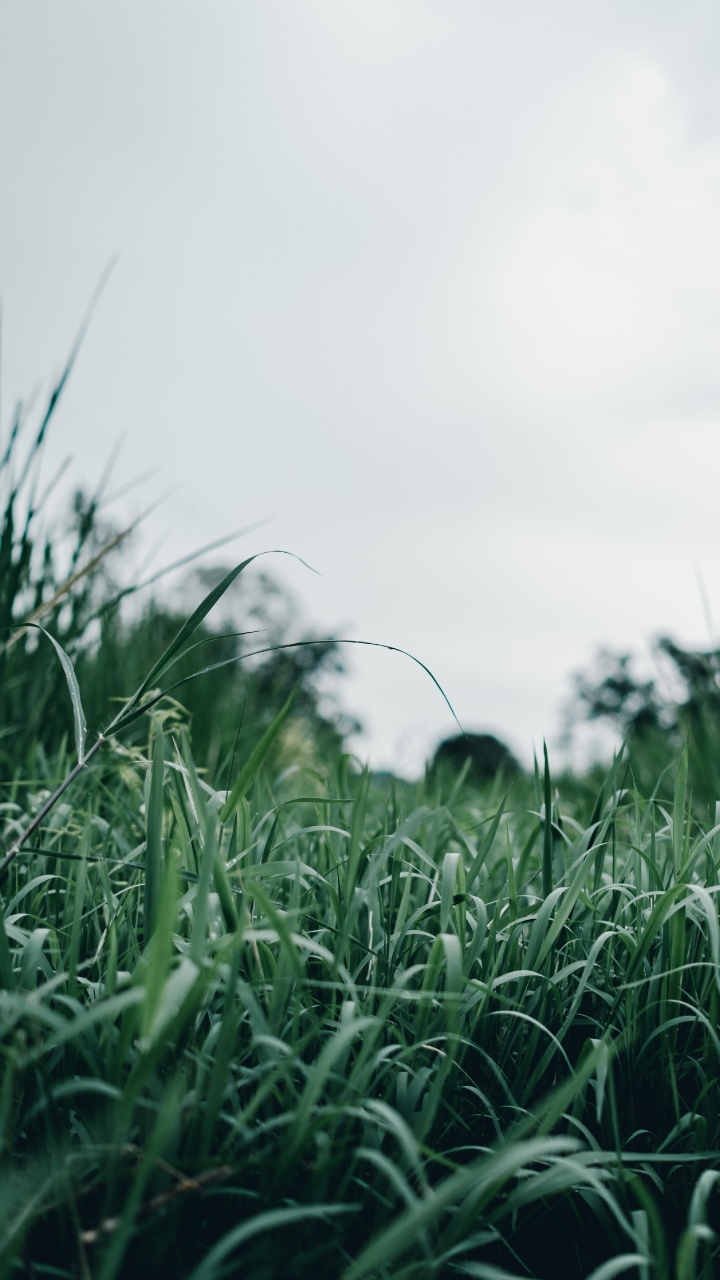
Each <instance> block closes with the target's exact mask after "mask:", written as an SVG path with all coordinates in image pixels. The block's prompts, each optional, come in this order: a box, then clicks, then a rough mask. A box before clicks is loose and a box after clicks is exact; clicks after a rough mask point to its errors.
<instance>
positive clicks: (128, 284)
mask: <svg viewBox="0 0 720 1280" xmlns="http://www.w3.org/2000/svg"><path fill="white" fill-rule="evenodd" d="M719 56H720V7H719V6H718V5H717V4H716V3H715V0H685V2H684V3H683V4H678V3H677V2H676V0H635V2H634V3H633V4H632V5H629V4H627V3H625V2H624V0H619V2H615V0H602V3H600V0H596V2H595V3H592V4H587V3H580V0H572V2H568V3H566V2H562V0H543V3H538V2H537V0H503V2H502V3H497V2H496V0H432V2H427V0H346V2H344V3H340V2H339V0H282V2H279V0H245V2H243V0H232V2H230V0H228V2H226V3H221V2H219V0H204V2H203V3H200V0H196V2H195V3H188V2H187V0H174V3H173V4H172V6H170V5H161V4H155V5H152V4H148V3H147V0H144V2H139V0H124V3H123V4H122V5H105V4H97V3H96V0H84V2H80V0H64V2H63V3H62V4H58V3H56V0H23V3H22V4H19V3H17V0H0V294H1V295H2V299H3V368H2V380H3V400H4V409H3V417H4V420H5V422H6V421H7V417H8V414H9V411H10V408H11V403H12V401H13V400H14V398H15V397H17V396H20V395H25V394H27V393H28V392H29V390H30V389H31V388H32V386H33V385H34V384H35V383H36V381H37V380H38V379H39V378H45V377H47V376H48V375H49V374H50V373H51V372H52V371H54V370H57V369H58V367H59V366H60V364H61V363H62V360H63V358H64V356H65V354H66V351H67V349H68V347H69V345H70V342H71V340H72V337H73V335H74V332H75V329H76V327H77V323H78V321H79V319H80V316H81V315H82V313H83V311H84V308H85V305H86V303H87V301H88V298H89V296H90V294H91V292H92V289H93V287H94V285H95V283H96V281H97V279H98V277H99V275H100V273H101V271H102V269H103V267H104V265H105V263H106V262H107V261H108V259H109V258H110V256H111V254H112V253H113V252H115V251H116V250H120V258H119V261H118V264H117V266H116V267H115V270H114V272H113V275H112V278H111V281H110V283H109V285H108V287H107V289H106V292H105V294H104V296H103V299H102V302H101V304H100V307H99V308H98V311H97V313H96V315H95V318H94V319H93V322H92V325H91V328H90V331H89V333H88V336H87V339H86V342H85V346H84V348H83V352H82V356H81V358H80V361H79V363H78V366H77V369H76V371H75V373H74V375H73V379H72V382H71V384H70V386H69V388H68V392H67V396H66V399H65V402H64V405H63V410H62V413H61V415H60V416H59V418H58V421H57V422H56V425H55V428H54V436H53V437H52V438H51V440H50V448H49V454H50V457H49V458H48V475H49V474H50V471H51V470H52V466H53V463H54V462H56V461H57V460H59V459H60V458H62V457H63V456H64V455H65V454H66V453H72V454H74V455H75V459H76V463H75V470H74V473H73V474H74V476H75V478H76V479H78V480H80V479H83V480H85V482H86V483H87V484H88V485H92V483H93V482H95V481H97V479H98V477H99V475H100V473H101V471H102V469H103V466H104V464H105V462H106V461H107V458H108V455H109V453H110V451H111V448H112V446H113V444H114V443H115V442H116V441H117V440H118V438H119V437H120V436H122V437H123V438H124V441H125V443H124V448H123V452H122V454H121V458H120V461H119V463H118V466H117V471H116V477H117V482H118V483H120V482H121V481H123V480H125V479H128V478H130V477H131V476H133V475H135V474H137V473H138V472H141V471H143V470H144V469H145V467H148V466H150V467H155V468H157V474H156V476H155V478H154V479H153V480H152V481H150V482H148V483H147V484H146V485H145V486H144V488H143V490H142V492H138V494H137V495H135V496H134V497H132V498H131V499H128V500H127V504H128V505H127V507H126V510H127V511H132V510H133V509H138V508H139V507H140V506H142V505H145V504H146V503H148V502H149V501H150V500H151V499H152V498H153V497H155V496H157V495H158V494H159V493H161V492H163V491H165V490H166V489H168V488H171V487H173V486H178V490H177V492H176V494H175V496H174V497H173V498H172V499H171V500H170V501H169V502H168V503H166V504H165V505H164V506H163V507H162V509H161V511H160V512H159V513H158V514H157V515H155V516H154V517H153V519H152V521H151V522H150V525H149V527H148V532H147V545H148V547H150V546H152V545H154V542H155V540H156V539H159V538H160V537H163V538H164V542H163V545H162V550H161V552H160V553H159V556H158V559H157V564H158V565H159V564H160V563H162V562H164V561H168V560H170V559H173V558H175V556H176V555H179V554H182V553H183V552H186V551H190V550H192V549H194V548H196V547H198V546H200V545H202V544H203V543H206V542H209V541H211V540H212V539H214V538H216V537H220V536H222V535H223V534H224V533H227V532H229V531H230V530H232V529H234V528H236V527H238V526H240V525H245V524H248V523H250V522H251V521H254V520H257V519H260V518H262V517H263V516H268V515H269V516H273V517H274V520H273V522H272V524H270V525H268V526H267V527H266V528H264V529H262V530H261V531H260V532H258V533H255V534H253V535H252V536H251V537H249V538H248V539H245V540H243V541H242V542H239V543H238V544H237V546H236V554H237V559H240V558H242V557H243V556H244V555H246V554H249V553H250V552H251V551H254V550H261V549H263V548H265V547H286V548H288V549H290V550H292V551H295V552H296V553H297V554H298V555H300V556H302V557H303V558H304V559H306V560H308V561H310V563H311V564H313V565H314V566H315V567H316V568H317V569H318V570H319V571H320V572H321V574H322V575H323V576H322V577H321V578H318V577H314V576H313V575H310V574H308V573H307V571H305V570H303V569H302V568H301V567H300V566H296V565H292V563H291V562H284V563H283V562H278V564H277V566H276V572H277V575H278V576H279V577H280V578H281V579H282V580H283V581H285V582H287V583H289V584H290V585H291V586H292V588H293V590H294V591H295V592H296V593H298V595H299V596H300V599H301V601H302V603H303V607H304V611H305V616H306V617H307V618H309V619H310V620H311V621H313V622H314V623H315V624H316V625H317V626H318V627H324V628H326V629H328V630H331V631H333V632H335V633H336V634H337V633H340V634H344V635H352V636H357V637H363V638H366V639H371V640H378V641H387V642H389V643H392V644H395V645H399V646H401V647H403V648H407V649H410V650H411V651H412V652H413V653H414V654H416V655H417V656H418V657H419V658H420V659H422V661H423V662H425V663H426V664H427V665H428V666H429V667H430V668H431V669H432V670H433V672H434V673H435V675H436V676H437V678H438V680H439V681H440V682H441V684H442V685H443V687H444V688H445V690H446V692H447V694H448V696H449V697H450V699H451V701H452V703H453V705H454V706H455V709H456V711H457V713H458V715H459V717H460V719H461V721H462V722H463V725H464V726H465V727H466V728H467V729H477V730H483V729H487V730H491V731H494V732H497V733H499V734H500V735H501V736H503V737H504V738H505V739H506V740H507V741H509V742H510V744H511V745H512V746H513V747H514V748H515V750H516V751H518V752H519V753H520V754H521V755H522V756H524V757H525V758H527V757H528V755H529V754H530V752H531V750H532V744H533V742H534V743H535V744H536V745H539V744H540V743H541V741H542V737H543V735H546V736H548V737H549V738H550V739H551V741H552V738H553V735H554V734H555V732H556V731H557V728H558V723H559V714H558V713H559V708H560V705H561V703H562V702H563V700H564V699H565V697H566V696H567V694H568V691H569V688H570V684H569V674H570V673H571V672H572V671H573V670H576V669H578V668H582V667H587V665H588V664H589V662H590V661H591V659H592V656H593V654H594V652H595V648H596V646H597V645H598V644H600V643H607V644H610V645H615V646H619V647H627V648H632V649H639V648H641V647H642V645H643V644H644V642H645V640H646V639H647V638H648V637H649V636H651V635H653V634H656V633H658V632H669V633H671V634H672V635H673V636H674V637H675V638H676V639H678V640H679V641H680V642H681V643H682V642H686V643H698V644H703V643H708V642H709V637H708V632H707V627H706V623H705V619H704V614H703V608H702V601H701V594H700V591H699V589H698V583H697V571H698V570H699V571H700V573H701V575H702V577H703V579H704V581H705V584H706V587H707V591H708V595H709V597H710V600H711V602H712V604H713V606H714V608H715V610H716V613H717V615H718V616H720V565H719V564H718V549H719V545H720V538H719V534H720V514H719V512H720V507H719V504H718V492H719V491H720V419H719V416H718V409H719V407H720V364H719V362H718V357H719V356H720V253H719V252H718V244H717V242H718V228H719V227H720V95H718V90H717V66H718V58H719ZM118 514H120V513H119V512H118ZM265 567H266V568H268V569H270V568H272V564H271V562H269V561H266V562H265ZM191 603H193V604H194V603H195V602H194V601H193V602H191ZM349 660H350V662H351V664H352V673H353V674H352V677H351V678H350V679H348V681H347V685H346V694H345V700H346V704H347V706H348V708H349V709H350V710H351V711H353V712H354V713H356V714H358V715H359V716H360V718H361V719H363V720H364V721H365V723H366V725H367V729H368V732H367V735H366V737H365V738H364V739H363V741H362V743H361V744H360V749H361V751H362V752H363V753H364V754H366V755H368V754H369V755H370V756H371V758H372V761H373V763H374V764H375V765H376V766H378V767H379V766H382V765H390V766H392V765H395V766H396V767H399V768H403V767H404V768H408V769H412V768H416V767H418V766H419V764H420V763H421V761H422V759H423V758H424V757H425V756H426V755H427V754H428V752H429V751H430V750H431V749H432V747H433V745H434V743H435V742H436V741H437V740H438V738H439V737H441V736H442V735H444V734H446V733H449V732H452V731H453V722H452V720H451V718H450V716H449V713H448V712H447V710H446V708H445V707H444V704H443V702H442V700H441V698H440V696H439V694H438V693H437V691H436V690H435V689H434V687H433V686H432V684H431V682H430V681H429V680H428V679H427V677H426V676H424V675H423V673H422V672H421V671H420V670H419V668H417V667H415V666H414V665H413V664H411V663H409V662H407V661H406V660H405V659H403V658H401V657H399V656H398V655H395V654H387V653H383V652H380V651H378V652H375V651H361V650H354V651H351V652H350V653H349Z"/></svg>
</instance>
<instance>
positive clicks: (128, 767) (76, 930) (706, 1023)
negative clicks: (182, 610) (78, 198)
mask: <svg viewBox="0 0 720 1280" xmlns="http://www.w3.org/2000/svg"><path fill="white" fill-rule="evenodd" d="M56 398H57V397H56ZM53 403H54V402H53ZM39 447H40V446H39V445H37V444H36V445H35V446H33V450H31V454H30V459H31V463H32V459H33V458H34V457H35V456H36V453H37V450H38V449H39ZM11 455H12V450H11V453H10V454H9V455H8V458H10V457H11ZM10 471H12V466H11V463H10V462H8V475H9V473H10ZM24 474H29V472H28V469H27V468H25V472H24ZM7 493H8V495H9V496H8V498H7V501H6V507H5V532H4V541H3V542H2V543H1V545H0V559H2V556H3V555H4V556H5V560H4V562H3V563H4V564H5V566H6V571H7V573H8V574H10V573H11V572H12V573H15V578H16V586H15V588H14V594H13V592H12V591H11V590H10V586H8V579H7V578H6V579H5V580H4V582H5V588H6V594H5V597H4V601H5V603H4V606H3V607H4V608H5V618H6V622H5V625H7V626H14V627H18V626H19V625H20V624H21V623H25V624H27V623H28V622H35V623H39V624H40V625H41V626H42V627H44V628H45V629H46V630H47V632H48V633H49V635H50V637H51V639H52V641H53V643H51V642H50V641H49V640H48V639H47V638H46V637H45V636H44V635H43V634H42V633H41V632H40V631H37V630H35V631H34V632H32V631H27V630H25V631H20V632H19V631H17V630H14V631H12V632H9V633H7V634H8V636H9V637H11V638H12V637H13V636H19V642H17V643H12V644H10V643H9V641H8V642H7V643H6V647H5V649H4V650H3V652H2V654H0V659H2V661H3V662H4V664H5V665H4V668H3V670H4V680H5V686H4V693H3V697H4V698H5V700H6V701H5V704H4V705H5V712H6V715H7V716H8V719H7V720H6V722H5V723H6V725H7V726H8V727H9V728H14V732H13V733H12V734H8V737H7V743H6V747H5V750H4V753H3V756H2V761H1V762H0V764H1V768H2V774H1V776H2V784H3V787H2V796H1V798H0V802H1V804H2V808H1V810H0V814H1V817H2V823H3V838H4V841H3V848H2V854H3V856H2V860H1V861H0V905H1V906H2V911H1V912H0V1072H1V1079H0V1277H5V1276H7V1277H16V1276H31V1277H40V1276H48V1277H49V1276H54V1277H58V1276H62V1277H82V1280H87V1278H89V1277H92V1278H93V1280H113V1278H114V1277H125V1276H128V1277H130V1276H137V1275H142V1274H154V1273H155V1272H159V1273H162V1274H163V1275H167V1276H170V1277H173V1276H177V1277H192V1280H219V1278H220V1277H223V1276H234V1275H244V1276H248V1277H252V1280H264V1278H267V1280H271V1278H273V1277H277V1276H283V1277H286V1276H287V1277H306V1276H309V1275H318V1276H323V1277H328V1278H329V1280H362V1278H366V1280H371V1278H372V1280H380V1278H381V1277H382V1278H383V1280H384V1278H386V1277H387V1278H388V1280H389V1278H390V1277H392V1278H393V1280H395V1278H396V1277H407V1278H408V1280H409V1278H410V1277H412V1278H413V1280H415V1278H417V1280H420V1278H421V1277H422V1278H427V1280H430V1278H434V1277H443V1278H444V1277H454V1276H475V1277H479V1278H481V1280H500V1278H501V1277H508V1276H511V1277H512V1276H515V1277H535V1278H537V1280H554V1278H555V1277H558V1276H562V1277H563V1280H566V1278H567V1280H575V1278H577V1280H590V1277H592V1278H593V1280H611V1277H614V1276H616V1275H628V1276H631V1277H639V1278H640V1280H695V1278H696V1277H697V1278H702V1280H710V1278H711V1277H713V1276H715V1275H716V1274H718V1269H719V1264H720V1245H719V1243H718V1238H717V1236H716V1234H715V1233H716V1229H717V1227H718V1219H719V1216H720V1215H719V1213H718V1208H719V1203H718V1192H717V1185H716V1184H717V1180H718V1176H719V1174H718V1170H719V1168H720V1166H719V1165H718V1160H719V1159H720V1074H719V1065H720V1039H719V1033H718V996H719V992H720V929H719V927H718V911H717V896H718V893H719V892H720V835H719V834H718V833H717V832H716V830H715V828H714V827H712V826H710V825H709V823H708V822H707V821H705V820H704V819H703V817H702V814H701V813H699V812H698V810H697V809H696V808H695V807H694V806H693V803H692V797H691V795H690V787H689V781H688V753H687V751H686V752H685V753H684V754H683V755H682V757H681V758H680V760H679V761H677V763H676V766H675V771H674V777H675V782H674V792H673V793H672V799H670V800H668V799H667V790H666V789H665V790H663V792H662V793H660V792H658V793H657V795H651V796H642V795H640V794H639V793H638V792H637V791H636V790H635V789H634V787H633V786H632V777H631V775H630V774H629V772H628V770H627V768H626V765H625V762H624V760H623V759H622V757H618V759H616V760H615V762H614V763H613V765H612V768H611V769H610V770H609V772H608V774H607V776H606V777H605V778H604V779H603V780H601V781H600V783H599V784H598V786H597V788H596V794H590V793H589V791H588V785H589V784H588V782H587V780H582V779H579V780H578V779H572V778H566V779H563V780H561V781H560V782H557V781H556V780H554V779H553V777H552V774H551V762H550V761H549V760H548V757H547V754H545V756H544V759H543V762H542V765H541V767H539V768H538V769H537V770H536V774H535V778H534V779H533V778H520V779H518V780H517V781H515V782H514V783H513V785H512V787H511V789H510V791H509V793H508V794H507V795H503V794H501V792H500V791H499V789H498V787H497V786H496V787H489V788H486V789H484V790H477V789H473V788H471V787H469V786H468V785H467V783H466V782H465V781H464V780H463V777H462V775H459V776H457V777H452V776H448V775H447V774H439V775H434V776H430V775H429V776H428V777H427V778H426V779H424V780H423V781H421V782H419V783H417V784H412V785H411V784H409V783H402V782H398V781H395V782H392V781H389V782H388V781H386V782H383V783H380V782H379V781H378V780H377V779H374V778H373V777H372V776H371V775H369V774H368V773H367V771H364V770H362V769H361V768H360V767H359V766H358V765H357V763H356V762H355V761H354V760H352V759H351V758H350V757H348V756H346V755H343V754H342V752H341V750H340V749H339V748H338V747H337V745H335V746H333V745H332V744H331V745H328V740H327V739H325V740H324V747H323V748H322V749H320V748H319V747H318V748H317V749H316V750H315V751H314V752H313V753H310V754H309V755H308V754H307V753H303V754H302V756H301V757H299V758H298V760H297V761H296V762H295V763H293V759H292V755H291V754H290V757H289V758H288V752H289V751H290V752H291V749H292V742H293V738H292V736H291V735H289V733H288V727H289V725H290V724H291V717H292V714H293V713H294V708H293V707H292V706H291V700H288V701H287V702H283V701H280V702H278V704H277V705H276V706H274V707H273V708H272V709H270V708H265V711H266V716H265V721H264V722H263V723H262V724H257V725H256V727H255V728H254V729H253V730H252V732H251V733H250V734H248V733H245V735H244V737H242V738H241V739H240V744H239V746H237V750H236V751H233V750H232V749H231V744H230V746H228V749H227V751H226V753H225V755H224V756H223V757H222V763H223V767H222V768H215V767H213V768H212V769H206V768H205V764H206V762H205V761H204V760H203V759H200V758H198V759H195V758H194V755H193V749H192V746H191V741H190V737H189V730H190V727H191V726H190V721H189V717H188V715H187V714H186V713H185V711H184V710H183V707H182V705H181V703H178V702H176V701H174V700H173V696H160V693H159V692H158V691H159V690H161V689H163V688H165V689H170V690H171V691H172V688H173V681H174V679H175V678H176V676H177V674H178V672H181V673H184V672H185V671H186V669H187V668H186V667H183V666H181V665H179V664H181V663H182V662H183V661H186V659H184V658H183V655H184V654H187V652H188V650H189V649H190V648H192V645H193V644H194V643H195V641H196V640H197V638H198V636H199V635H202V627H203V626H204V625H205V620H206V618H207V616H208V614H209V611H210V609H211V607H213V605H215V604H217V603H218V602H219V600H220V599H221V597H222V595H223V592H224V591H225V590H227V589H228V588H229V587H230V586H231V585H232V583H233V582H234V581H235V580H236V579H237V578H238V576H239V575H241V573H242V571H243V570H244V567H245V565H247V564H249V559H248V560H246V561H245V562H243V564H242V565H240V566H238V567H237V568H236V569H235V570H233V571H232V572H230V573H228V574H227V575H226V576H225V579H224V581H223V582H221V583H219V584H218V585H217V586H216V587H214V588H213V590H212V591H211V592H209V593H208V594H207V595H206V596H205V597H204V599H203V600H202V601H201V602H200V603H199V604H198V606H197V608H196V610H195V611H194V613H193V614H192V615H191V617H190V618H189V620H188V621H187V622H186V623H183V624H182V625H181V626H180V628H179V630H178V634H177V635H176V636H175V638H170V639H169V640H168V641H167V643H166V644H165V646H164V648H163V650H162V652H159V653H157V652H156V653H154V654H153V655H152V658H151V659H150V660H149V661H148V662H147V665H146V668H145V673H144V674H143V675H142V677H141V678H140V679H139V680H138V682H137V684H136V686H135V691H134V692H133V693H131V694H130V695H127V691H123V690H122V689H118V691H117V692H118V693H123V694H124V696H123V699H122V700H121V702H120V706H119V709H117V704H115V710H114V713H111V714H109V715H108V718H107V719H106V720H105V722H104V724H105V727H104V729H103V731H102V732H101V733H100V734H98V733H97V731H96V730H94V729H93V728H92V724H91V728H90V731H89V732H88V731H86V728H85V719H86V717H85V712H84V709H83V700H84V689H83V684H82V680H81V681H80V682H79V683H78V682H77V681H76V678H75V668H76V665H77V669H78V670H81V668H82V663H81V662H78V663H76V662H75V657H76V656H78V655H81V653H82V645H83V637H84V636H85V635H86V631H87V626H88V624H89V623H90V622H91V621H92V619H93V617H97V616H98V610H100V609H101V608H102V598H101V597H102V592H100V594H99V595H98V592H99V587H98V574H97V570H98V566H99V565H102V564H104V563H105V561H104V559H103V556H101V557H100V559H99V560H98V559H97V554H98V552H97V549H96V548H95V547H93V546H92V545H91V543H92V537H91V535H92V529H93V527H94V526H93V524H92V521H91V522H90V524H89V525H87V526H84V527H86V534H85V543H82V544H81V545H80V547H79V548H76V552H74V553H72V556H74V560H73V563H74V565H75V567H74V568H72V566H70V567H69V571H68V572H67V573H66V574H65V576H64V577H63V576H62V574H60V573H59V571H57V570H56V568H55V560H56V555H57V550H56V548H54V547H53V546H52V545H51V544H50V543H47V544H46V548H47V549H46V551H45V552H44V553H43V554H41V555H39V556H38V554H37V553H36V552H37V545H38V544H37V542H36V541H35V542H34V541H33V537H34V535H32V529H33V519H34V517H33V518H32V519H26V521H25V522H24V523H23V522H20V525H18V522H17V520H16V519H15V512H16V510H17V508H18V501H19V499H18V493H19V488H18V485H17V483H16V482H15V481H14V480H13V479H12V476H11V477H10V482H9V484H8V489H7ZM33 509H34V508H33V507H32V505H31V507H30V510H33ZM18 529H20V532H19V533H18ZM28 530H30V532H29V533H28ZM23 531H24V532H23ZM23 539H24V541H23ZM41 545H42V544H41ZM103 545H105V544H102V543H101V549H102V546H103ZM3 547H4V550H3ZM23 547H24V548H25V550H23ZM108 554H109V553H108ZM72 556H71V559H72ZM93 557H96V559H95V561H94V565H93ZM88 564H90V565H91V569H89V570H88V571H87V572H86V573H83V565H85V566H87V565H88ZM48 566H50V568H48ZM77 574H79V576H74V575H77ZM100 585H102V584H100ZM108 589H109V588H108ZM59 590H61V596H60V597H58V591H59ZM77 592H81V594H82V593H84V594H83V595H82V599H78V601H77V602H76V603H75V604H73V603H72V601H73V600H75V598H76V597H75V593H77ZM53 601H54V603H53ZM73 610H74V612H73ZM58 645H60V652H59V653H58V650H57V646H58ZM73 646H75V648H73ZM202 652H203V650H196V651H195V653H196V654H197V653H202ZM68 655H70V656H68ZM58 659H59V660H58ZM71 659H72V660H71ZM233 669H234V668H233V666H232V665H229V666H228V667H226V668H222V669H220V668H218V669H216V673H215V674H216V675H217V671H218V670H227V672H228V673H230V672H231V671H232V670H233ZM181 678H182V679H183V680H184V679H186V676H185V674H181ZM228 678H229V677H228ZM52 681H55V683H54V684H52V685H51V682H52ZM58 681H59V684H58V683H57V682H58ZM51 687H52V688H54V689H55V694H54V695H53V697H52V698H50V697H49V695H48V692H47V691H48V689H49V688H51ZM187 687H188V686H187V685H183V686H182V688H178V689H175V692H174V696H175V697H179V698H181V697H182V696H183V690H184V689H185V688H187ZM193 687H194V688H197V687H201V686H200V684H199V682H196V683H195V684H194V685H193ZM228 688H232V689H233V696H236V686H230V685H228ZM58 689H59V690H60V691H61V692H62V694H63V700H64V701H63V711H62V713H61V711H60V708H59V705H58V704H59V696H58ZM23 706H25V707H26V714H25V716H24V718H23V717H22V714H21V713H22V708H23ZM11 712H12V715H14V716H15V719H13V718H12V715H11V714H10V713H11ZM46 712H47V715H46ZM61 714H62V715H65V717H66V718H65V721H64V725H65V728H64V729H63V731H62V732H60V731H59V730H58V729H56V728H55V727H54V726H55V721H56V720H57V723H58V726H61V724H62V722H61V720H60V716H61ZM239 716H240V710H238V718H239ZM28 724H29V726H30V727H28ZM128 731H129V732H128ZM69 743H74V750H71V748H70V746H69V745H68V744H69ZM78 756H79V759H78ZM218 758H219V757H218ZM231 758H232V760H233V763H232V765H231V764H230V761H231ZM219 778H222V782H219V781H218V779H219Z"/></svg>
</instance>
